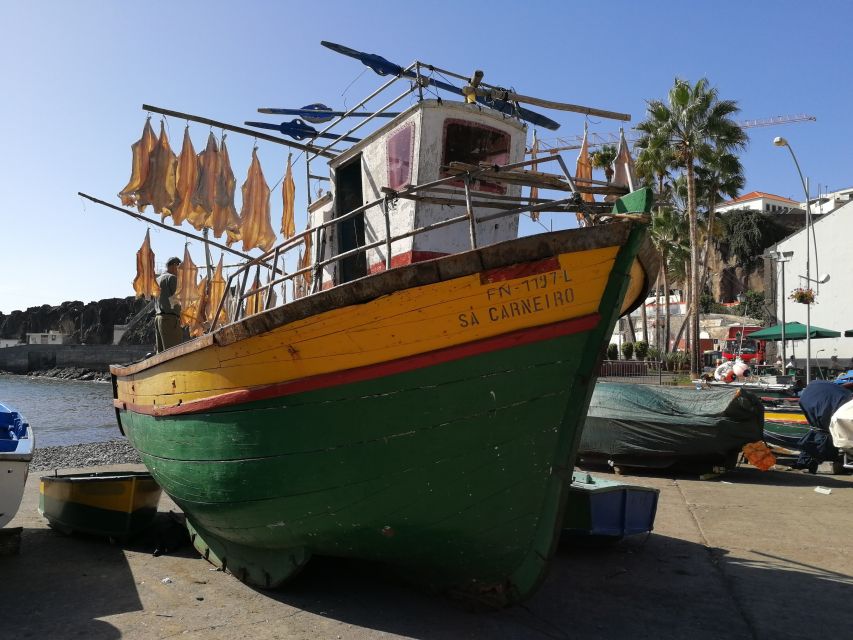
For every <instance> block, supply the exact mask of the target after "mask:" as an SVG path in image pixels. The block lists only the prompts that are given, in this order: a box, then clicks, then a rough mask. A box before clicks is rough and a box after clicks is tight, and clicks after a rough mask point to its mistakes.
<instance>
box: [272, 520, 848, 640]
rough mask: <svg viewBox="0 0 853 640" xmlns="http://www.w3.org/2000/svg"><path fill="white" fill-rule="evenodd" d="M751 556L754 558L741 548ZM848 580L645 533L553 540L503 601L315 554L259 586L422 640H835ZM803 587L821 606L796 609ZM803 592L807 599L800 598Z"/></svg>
mask: <svg viewBox="0 0 853 640" xmlns="http://www.w3.org/2000/svg"><path fill="white" fill-rule="evenodd" d="M752 555H753V556H755V554H752ZM851 585H853V580H852V579H851V578H849V577H847V576H844V575H841V574H830V573H829V572H825V571H821V570H820V569H816V568H814V567H802V566H797V565H796V564H795V563H791V562H788V561H786V560H785V559H781V558H773V557H769V556H767V557H757V556H755V557H752V558H750V559H745V558H732V557H730V556H728V555H727V552H726V551H724V550H721V549H709V548H707V547H705V546H703V545H700V544H695V543H690V542H686V541H684V540H680V539H676V538H670V537H667V536H660V535H655V534H652V535H650V536H645V537H636V538H632V539H628V540H625V541H623V542H621V543H618V544H615V545H613V546H610V547H606V548H588V547H584V548H581V547H576V546H572V545H571V544H568V543H564V544H562V545H561V547H560V549H559V551H558V553H557V554H556V557H555V558H554V561H553V564H552V567H551V571H550V574H549V576H548V578H547V579H546V581H545V583H544V584H543V586H542V588H541V589H540V590H539V592H537V593H536V594H535V595H534V596H533V597H532V598H531V599H530V600H528V601H527V602H525V603H523V604H522V605H518V606H515V607H511V608H508V609H504V610H500V611H490V612H474V613H472V612H468V611H466V610H464V609H463V608H462V607H461V606H460V605H459V604H458V603H454V602H451V601H449V600H447V599H445V598H442V597H439V596H434V595H430V594H425V593H422V592H419V591H417V590H416V589H415V588H413V587H409V586H407V585H405V584H403V583H402V582H401V581H400V580H398V579H395V578H394V577H391V576H389V575H388V574H387V573H385V572H383V571H382V570H381V569H377V567H376V566H375V565H370V564H366V563H360V562H355V561H349V560H338V559H333V558H314V559H312V561H311V562H310V563H309V564H308V566H307V567H306V569H305V570H304V571H303V573H302V574H301V575H300V576H299V578H297V579H296V580H295V581H294V582H293V583H291V584H290V585H288V587H287V588H286V589H285V590H283V591H276V592H259V593H261V594H263V595H265V596H266V597H268V598H271V599H274V600H276V601H279V602H282V603H286V604H288V605H290V606H293V607H298V608H300V609H303V610H306V611H309V612H311V613H314V614H317V615H321V616H324V617H327V618H330V619H333V620H337V621H340V622H344V623H347V624H352V625H356V626H360V627H365V628H367V629H374V630H377V631H382V632H386V633H394V634H399V635H403V636H407V637H412V638H419V639H424V640H427V639H428V640H440V639H444V638H447V639H450V638H454V639H457V638H513V639H522V640H523V639H527V638H531V639H533V638H585V637H589V638H605V639H606V638H614V639H615V638H619V639H620V640H621V639H624V638H691V639H704V638H708V639H714V640H718V639H719V638H756V637H767V638H771V637H772V638H787V637H809V636H810V635H811V634H812V633H813V632H814V630H815V629H818V628H819V629H821V632H822V634H823V635H826V636H827V637H833V636H837V637H844V636H845V634H847V633H848V632H849V625H848V622H849V619H848V618H847V617H846V616H844V615H837V616H834V617H832V618H830V617H829V616H826V613H825V612H827V611H835V612H839V613H840V612H844V611H846V610H847V609H846V608H847V607H848V606H849V602H850V597H851V595H853V593H851ZM803 594H814V595H813V598H814V600H815V601H816V602H819V603H820V606H819V607H815V608H814V609H813V611H814V613H809V612H808V611H803V610H802V607H801V606H800V603H801V602H802V601H803ZM810 597H812V596H810Z"/></svg>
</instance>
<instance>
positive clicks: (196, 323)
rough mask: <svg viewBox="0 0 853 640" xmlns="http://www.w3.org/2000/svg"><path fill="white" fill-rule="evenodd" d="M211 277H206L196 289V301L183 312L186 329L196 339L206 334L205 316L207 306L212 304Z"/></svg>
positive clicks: (182, 316)
mask: <svg viewBox="0 0 853 640" xmlns="http://www.w3.org/2000/svg"><path fill="white" fill-rule="evenodd" d="M209 281H210V275H207V276H205V277H204V278H202V279H201V281H200V282H199V283H198V287H196V293H197V295H196V300H195V302H193V303H192V304H191V305H190V306H189V307H187V309H186V310H185V311H182V312H181V318H182V319H184V318H186V327H187V329H188V330H189V332H190V336H192V337H194V338H195V337H196V336H200V335H201V334H202V333H204V331H205V329H206V328H207V327H206V326H205V316H206V313H207V305H208V303H209V302H210V282H209Z"/></svg>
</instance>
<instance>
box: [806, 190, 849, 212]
mask: <svg viewBox="0 0 853 640" xmlns="http://www.w3.org/2000/svg"><path fill="white" fill-rule="evenodd" d="M851 200H853V187H848V188H847V189H840V190H838V191H831V192H829V193H822V194H820V195H819V196H818V197H817V198H812V199H811V200H809V204H810V205H811V210H812V213H829V212H830V211H835V210H836V209H837V208H838V207H841V206H843V205H845V204H847V203H848V202H850V201H851ZM799 207H800V208H801V209H803V210H804V211H805V209H806V203H805V202H801V203H800V204H799Z"/></svg>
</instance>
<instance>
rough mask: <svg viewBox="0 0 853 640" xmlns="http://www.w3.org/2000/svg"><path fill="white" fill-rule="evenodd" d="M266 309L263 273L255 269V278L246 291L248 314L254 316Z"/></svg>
mask: <svg viewBox="0 0 853 640" xmlns="http://www.w3.org/2000/svg"><path fill="white" fill-rule="evenodd" d="M263 310H264V294H263V293H262V292H261V274H260V272H259V271H258V270H257V269H256V270H255V280H254V281H253V282H252V286H251V287H249V290H248V291H247V292H246V315H247V316H252V315H255V314H256V313H260V312H261V311H263Z"/></svg>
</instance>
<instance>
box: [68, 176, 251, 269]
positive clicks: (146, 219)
mask: <svg viewBox="0 0 853 640" xmlns="http://www.w3.org/2000/svg"><path fill="white" fill-rule="evenodd" d="M77 195H78V196H80V197H81V198H86V199H87V200H91V201H92V202H94V203H96V204H100V205H103V206H105V207H109V208H110V209H115V210H116V211H121V212H122V213H124V214H126V215H129V216H130V217H131V218H136V219H137V220H141V221H142V222H147V223H148V224H153V225H154V226H157V227H161V228H162V229H166V230H167V231H173V232H175V233H178V234H180V235H182V236H186V237H187V238H192V239H193V240H199V241H201V242H204V243H205V244H207V243H210V244H211V245H213V246H214V247H217V248H219V249H222V250H223V251H227V252H228V253H233V254H234V255H235V256H240V257H241V258H245V259H246V260H252V259H253V258H252V256H250V255H249V254H248V253H243V252H242V251H237V250H235V249H232V248H231V247H226V246H225V245H224V244H219V243H218V242H214V241H213V240H209V239H207V238H204V237H202V236H197V235H195V234H194V233H189V232H187V231H184V230H183V229H177V228H175V227H170V226H169V225H166V224H163V223H162V222H157V221H156V220H152V219H151V218H149V217H147V216H144V215H142V214H141V213H134V212H133V211H128V210H127V209H123V208H122V207H117V206H116V205H114V204H110V203H109V202H105V201H103V200H99V199H98V198H95V197H94V196H90V195H88V194H86V193H83V192H82V191H78V192H77Z"/></svg>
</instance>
